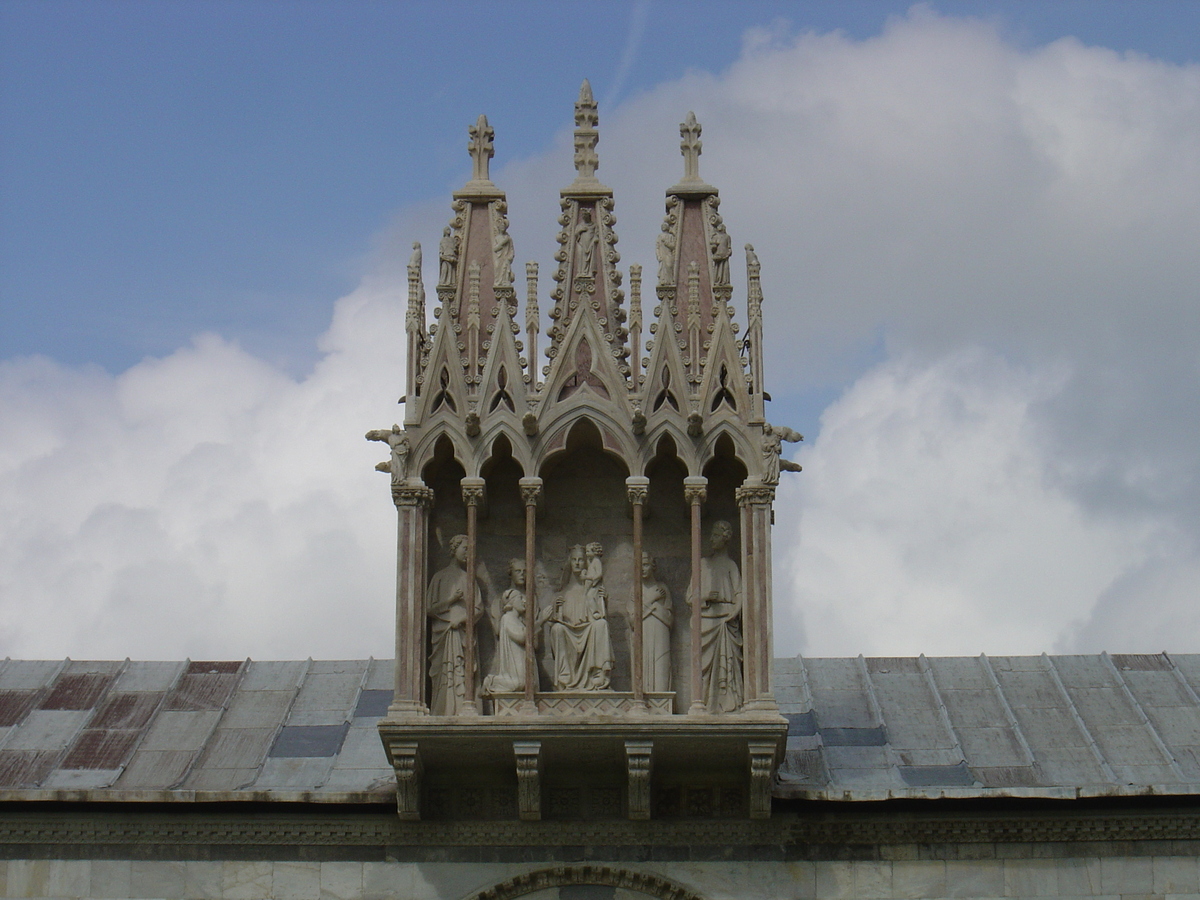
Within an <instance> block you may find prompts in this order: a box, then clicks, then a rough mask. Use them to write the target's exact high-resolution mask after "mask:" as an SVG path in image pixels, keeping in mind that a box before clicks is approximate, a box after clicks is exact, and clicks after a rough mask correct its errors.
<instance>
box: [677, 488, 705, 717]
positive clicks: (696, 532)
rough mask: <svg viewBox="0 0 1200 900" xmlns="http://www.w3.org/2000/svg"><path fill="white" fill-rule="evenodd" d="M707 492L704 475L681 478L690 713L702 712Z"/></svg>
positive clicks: (703, 707) (703, 706)
mask: <svg viewBox="0 0 1200 900" xmlns="http://www.w3.org/2000/svg"><path fill="white" fill-rule="evenodd" d="M707 495H708V479H707V478H705V477H704V476H703V475H689V476H688V477H687V478H685V479H683V498H684V499H685V500H686V501H687V503H688V506H690V507H691V510H692V588H691V594H692V596H691V597H689V598H688V599H689V600H690V602H691V604H692V679H691V681H692V704H691V706H690V707H689V709H688V713H689V714H695V713H704V712H707V711H708V708H707V707H706V706H705V705H704V681H703V674H702V672H701V668H700V667H701V658H700V657H701V651H700V605H701V602H702V598H701V596H700V537H701V535H700V507H701V505H702V504H703V503H704V499H705V497H706V496H707Z"/></svg>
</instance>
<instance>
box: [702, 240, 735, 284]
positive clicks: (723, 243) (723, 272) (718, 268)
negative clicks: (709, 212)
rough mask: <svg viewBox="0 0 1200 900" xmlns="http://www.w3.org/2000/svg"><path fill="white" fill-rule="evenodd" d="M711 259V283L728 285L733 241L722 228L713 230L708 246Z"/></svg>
mask: <svg viewBox="0 0 1200 900" xmlns="http://www.w3.org/2000/svg"><path fill="white" fill-rule="evenodd" d="M708 247H709V249H710V250H711V251H712V258H713V283H714V284H729V257H731V256H733V241H732V240H731V239H730V237H729V232H728V231H726V230H725V229H724V228H714V229H713V236H712V240H711V241H710V242H709V245H708Z"/></svg>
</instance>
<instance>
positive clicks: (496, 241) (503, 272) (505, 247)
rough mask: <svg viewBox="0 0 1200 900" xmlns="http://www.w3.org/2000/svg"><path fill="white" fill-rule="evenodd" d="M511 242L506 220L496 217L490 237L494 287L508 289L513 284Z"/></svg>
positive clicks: (502, 217) (500, 216)
mask: <svg viewBox="0 0 1200 900" xmlns="http://www.w3.org/2000/svg"><path fill="white" fill-rule="evenodd" d="M513 253H514V251H513V241H512V236H511V235H509V233H508V220H507V219H505V218H504V216H502V215H499V214H497V215H496V228H495V230H494V231H493V235H492V265H493V267H494V272H493V277H492V283H493V284H495V285H496V287H509V286H510V285H511V284H512V283H513V270H512V263H513Z"/></svg>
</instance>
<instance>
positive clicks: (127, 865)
mask: <svg viewBox="0 0 1200 900" xmlns="http://www.w3.org/2000/svg"><path fill="white" fill-rule="evenodd" d="M1150 843H1151V842H1147V843H1146V844H1142V845H1138V846H1128V845H1127V849H1128V850H1130V851H1135V852H1139V853H1140V854H1141V855H1107V854H1106V852H1105V849H1104V848H1097V847H1093V848H1092V849H1093V850H1094V851H1096V852H1095V854H1094V855H1086V856H1073V855H1064V853H1065V850H1066V849H1069V848H1070V845H1066V844H1047V845H986V844H985V845H963V846H962V847H961V848H959V849H961V850H962V851H965V852H968V853H971V854H973V855H981V854H989V853H990V854H992V856H991V858H979V859H921V858H915V857H917V856H920V855H921V853H920V851H919V850H918V848H915V847H913V848H904V847H901V846H897V847H894V848H892V850H894V851H898V853H899V855H912V856H913V857H914V858H910V859H888V860H873V861H823V860H817V861H813V860H797V861H790V862H789V861H761V862H759V861H710V862H704V861H663V862H658V863H655V862H638V863H634V862H629V863H608V864H603V863H593V864H592V866H593V870H594V871H598V872H603V873H606V874H604V875H603V877H600V878H596V879H595V881H608V882H609V883H608V884H593V885H592V886H588V887H584V886H574V887H569V888H565V889H562V888H558V887H550V888H548V889H547V888H542V889H537V890H535V892H528V891H527V890H526V889H525V888H523V887H521V876H524V875H526V874H528V873H530V872H535V871H542V870H546V869H547V865H546V864H544V863H542V864H539V863H536V862H525V863H517V862H510V863H486V862H476V863H467V862H419V863H418V862H363V861H295V860H286V861H284V860H209V859H201V860H196V859H188V860H128V859H124V860H121V859H22V860H8V861H0V889H2V896H4V897H60V898H70V900H80V898H90V897H96V898H99V897H139V898H161V900H168V898H170V900H179V898H197V900H199V898H223V900H234V898H238V900H258V898H279V900H302V898H303V900H321V898H381V900H382V898H389V900H390V898H405V900H407V898H412V900H460V898H469V897H474V896H475V895H476V894H477V892H479V891H483V890H485V889H488V888H491V887H494V886H500V887H501V890H500V891H498V892H497V895H496V896H497V897H508V896H525V897H529V898H530V900H549V898H554V897H556V896H561V897H562V898H564V900H567V898H569V900H608V898H612V900H620V898H625V900H634V898H637V897H646V896H656V895H659V894H658V892H657V891H656V888H655V884H657V885H659V886H660V888H661V889H662V890H664V891H665V890H666V887H663V886H664V885H665V886H677V887H681V888H683V889H685V891H687V892H691V893H692V894H694V895H695V896H697V897H701V898H707V900H726V898H728V900H734V898H738V900H742V898H755V900H757V898H763V900H768V898H769V900H789V898H790V900H803V898H813V900H816V898H821V900H827V898H846V900H849V898H858V900H869V898H875V900H888V898H896V900H938V898H1002V897H1003V898H1041V897H1046V898H1084V897H1091V898H1105V900H1118V898H1121V900H1133V898H1139V900H1140V898H1148V897H1163V898H1178V900H1198V898H1200V864H1198V862H1197V858H1196V856H1195V855H1194V854H1191V855H1177V854H1178V849H1179V848H1176V849H1175V850H1173V849H1172V847H1171V846H1170V842H1165V843H1164V845H1162V846H1148V844H1150ZM213 849H215V848H213ZM1074 849H1076V850H1078V849H1082V848H1079V847H1076V848H1074ZM1112 849H1116V848H1112ZM1006 853H1007V854H1013V853H1020V854H1021V855H1019V856H1017V855H1008V856H1001V854H1006ZM1041 854H1056V855H1050V856H1042V855H1041ZM484 855H486V853H484ZM564 865H566V866H567V867H568V869H567V870H566V876H565V877H566V878H567V879H569V878H570V877H571V873H570V871H569V864H558V866H557V869H558V871H559V872H560V873H561V872H563V871H564V869H563V866H564ZM554 868H555V867H553V866H551V867H550V869H551V870H552V871H553V869H554ZM633 875H637V876H653V877H650V878H644V879H643V880H644V881H645V883H646V884H647V885H649V887H646V889H645V891H634V890H631V889H630V888H629V887H621V886H620V885H619V884H617V883H615V882H619V881H621V880H622V879H625V880H626V881H628V880H629V878H630V876H633ZM510 879H511V880H512V881H510ZM560 880H561V879H560ZM506 882H508V884H506ZM514 890H517V891H526V892H524V893H520V894H514V893H512V891H514Z"/></svg>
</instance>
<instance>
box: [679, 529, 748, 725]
mask: <svg viewBox="0 0 1200 900" xmlns="http://www.w3.org/2000/svg"><path fill="white" fill-rule="evenodd" d="M732 538H733V528H732V527H731V526H730V524H729V523H728V522H722V521H718V522H714V523H713V529H712V538H711V542H712V553H711V554H710V555H709V556H706V557H704V558H703V559H701V560H700V591H699V599H700V666H701V670H702V672H703V676H704V677H703V681H704V685H703V691H704V697H703V701H704V705H705V706H706V707H708V711H709V712H714V713H722V712H733V711H734V710H735V709H737V708H738V707H739V706H741V705H742V698H743V697H744V696H745V695H744V691H743V680H742V576H741V573H740V572H739V571H738V567H737V564H736V563H735V562H734V561H733V560H732V559H730V558H729V552H728V549H727V548H728V546H729V541H730V540H731V539H732ZM692 596H693V592H692V590H691V587H690V586H689V589H688V597H689V599H690V598H691V597H692Z"/></svg>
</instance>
